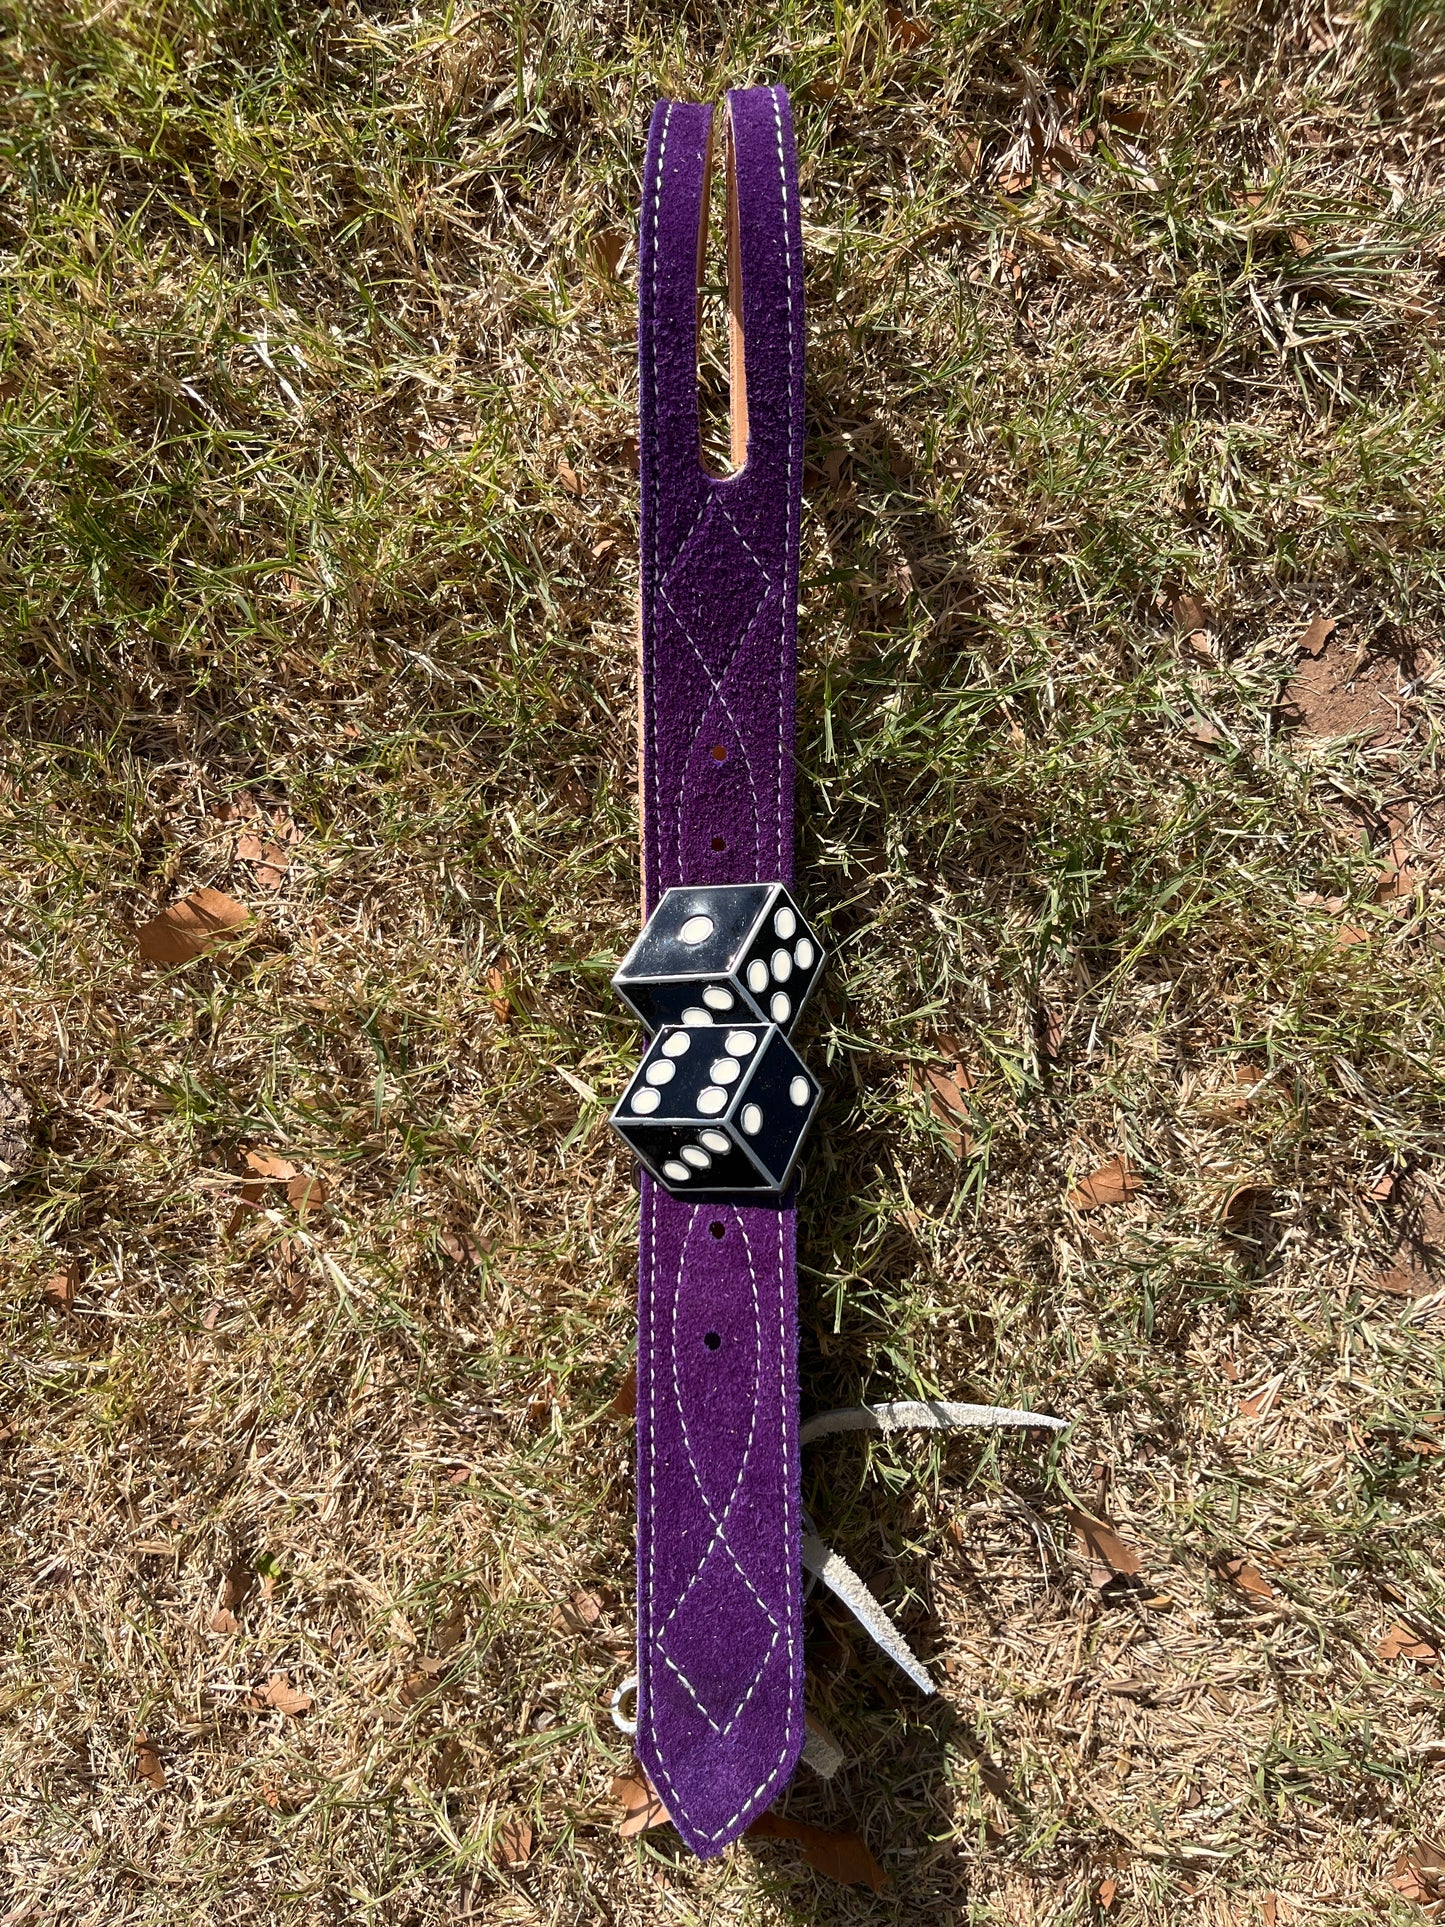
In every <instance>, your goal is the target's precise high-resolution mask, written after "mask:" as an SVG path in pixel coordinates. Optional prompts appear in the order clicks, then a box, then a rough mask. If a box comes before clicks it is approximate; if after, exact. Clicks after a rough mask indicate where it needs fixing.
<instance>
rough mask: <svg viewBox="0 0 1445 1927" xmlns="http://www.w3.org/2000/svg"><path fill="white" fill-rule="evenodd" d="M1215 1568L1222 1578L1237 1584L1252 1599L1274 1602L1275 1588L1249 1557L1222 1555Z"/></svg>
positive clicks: (1268, 1602)
mask: <svg viewBox="0 0 1445 1927" xmlns="http://www.w3.org/2000/svg"><path fill="white" fill-rule="evenodd" d="M1214 1570H1215V1571H1216V1572H1217V1573H1218V1574H1219V1577H1220V1578H1221V1579H1223V1580H1225V1581H1227V1582H1228V1584H1230V1585H1231V1586H1237V1587H1238V1588H1239V1590H1240V1591H1241V1592H1242V1593H1247V1594H1248V1595H1249V1597H1250V1598H1251V1599H1262V1600H1264V1601H1265V1602H1266V1603H1267V1604H1268V1605H1271V1606H1272V1605H1273V1604H1274V1588H1273V1587H1272V1586H1271V1585H1270V1583H1269V1581H1268V1580H1267V1579H1266V1578H1265V1576H1264V1574H1263V1573H1262V1572H1261V1571H1260V1570H1259V1568H1258V1567H1257V1566H1252V1565H1250V1563H1249V1561H1248V1560H1247V1559H1243V1558H1240V1557H1237V1556H1236V1557H1233V1558H1225V1557H1222V1556H1221V1557H1220V1558H1218V1559H1216V1560H1215V1561H1214Z"/></svg>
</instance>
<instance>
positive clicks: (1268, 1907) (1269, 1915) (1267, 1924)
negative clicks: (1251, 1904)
mask: <svg viewBox="0 0 1445 1927" xmlns="http://www.w3.org/2000/svg"><path fill="white" fill-rule="evenodd" d="M1259 1917H1260V1919H1261V1920H1262V1921H1263V1922H1264V1927H1274V1924H1275V1922H1276V1921H1277V1920H1278V1919H1279V1901H1278V1900H1277V1898H1276V1897H1275V1895H1273V1894H1266V1895H1265V1896H1264V1898H1263V1899H1262V1900H1261V1901H1260V1903H1259Z"/></svg>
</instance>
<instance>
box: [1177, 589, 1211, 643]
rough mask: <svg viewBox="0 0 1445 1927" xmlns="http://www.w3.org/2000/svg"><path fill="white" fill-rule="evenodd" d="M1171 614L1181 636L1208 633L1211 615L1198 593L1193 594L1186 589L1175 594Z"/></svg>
mask: <svg viewBox="0 0 1445 1927" xmlns="http://www.w3.org/2000/svg"><path fill="white" fill-rule="evenodd" d="M1170 614H1171V615H1172V616H1173V618H1174V627H1175V628H1176V629H1177V630H1178V631H1179V633H1180V635H1181V636H1197V635H1208V633H1209V617H1208V615H1207V614H1206V612H1205V608H1204V604H1203V603H1202V602H1201V601H1200V599H1199V597H1198V596H1197V595H1191V594H1190V593H1189V592H1188V591H1187V590H1186V591H1185V592H1184V593H1183V594H1181V595H1177V596H1175V598H1174V603H1173V607H1172V608H1171V610H1170Z"/></svg>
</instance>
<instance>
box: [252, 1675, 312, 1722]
mask: <svg viewBox="0 0 1445 1927" xmlns="http://www.w3.org/2000/svg"><path fill="white" fill-rule="evenodd" d="M251 1703H252V1705H253V1706H254V1707H256V1708H257V1710H258V1711H259V1710H261V1709H262V1708H265V1707H270V1709H271V1711H272V1712H273V1713H283V1714H285V1716H286V1718H287V1719H295V1718H296V1716H297V1715H298V1714H300V1713H309V1712H310V1711H311V1708H312V1706H313V1704H314V1702H313V1700H312V1698H311V1695H310V1694H309V1693H302V1692H300V1691H298V1689H297V1688H296V1687H294V1686H293V1685H292V1684H291V1675H290V1674H289V1673H273V1674H272V1675H271V1677H270V1678H269V1679H268V1680H267V1682H266V1684H265V1685H264V1686H258V1687H257V1688H256V1690H255V1691H254V1692H253V1693H252V1695H251Z"/></svg>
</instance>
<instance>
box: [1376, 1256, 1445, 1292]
mask: <svg viewBox="0 0 1445 1927" xmlns="http://www.w3.org/2000/svg"><path fill="white" fill-rule="evenodd" d="M1442 1282H1445V1280H1442V1279H1441V1278H1440V1277H1437V1276H1436V1275H1435V1271H1434V1268H1433V1267H1432V1266H1431V1265H1430V1264H1429V1263H1428V1262H1427V1261H1426V1260H1425V1259H1423V1258H1422V1257H1421V1256H1420V1254H1419V1253H1418V1252H1415V1251H1411V1250H1410V1248H1409V1246H1408V1245H1402V1246H1401V1248H1400V1250H1399V1251H1397V1252H1396V1254H1395V1262H1394V1263H1393V1264H1390V1265H1385V1266H1383V1267H1382V1268H1381V1269H1380V1270H1379V1271H1377V1272H1376V1273H1375V1277H1374V1284H1375V1289H1376V1290H1377V1291H1384V1292H1388V1293H1389V1295H1390V1296H1391V1297H1392V1298H1431V1297H1433V1296H1434V1294H1435V1293H1436V1292H1437V1291H1439V1290H1440V1288H1441V1285H1442Z"/></svg>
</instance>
